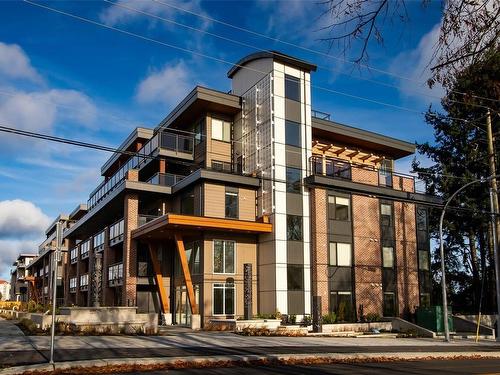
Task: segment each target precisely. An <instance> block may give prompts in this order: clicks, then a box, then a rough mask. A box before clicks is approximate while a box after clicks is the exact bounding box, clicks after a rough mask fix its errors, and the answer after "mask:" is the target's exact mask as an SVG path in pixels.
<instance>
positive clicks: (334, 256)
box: [329, 242, 352, 267]
mask: <svg viewBox="0 0 500 375" xmlns="http://www.w3.org/2000/svg"><path fill="white" fill-rule="evenodd" d="M329 264H330V266H337V267H350V266H351V264H352V250H351V244H350V243H341V242H330V259H329Z"/></svg>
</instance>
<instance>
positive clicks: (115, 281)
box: [108, 263, 123, 287]
mask: <svg viewBox="0 0 500 375" xmlns="http://www.w3.org/2000/svg"><path fill="white" fill-rule="evenodd" d="M108 283H109V286H110V287H115V286H120V285H123V263H115V264H112V265H111V266H109V267H108Z"/></svg>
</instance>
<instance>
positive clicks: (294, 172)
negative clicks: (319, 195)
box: [286, 167, 301, 193]
mask: <svg viewBox="0 0 500 375" xmlns="http://www.w3.org/2000/svg"><path fill="white" fill-rule="evenodd" d="M300 184H301V170H300V169H298V168H292V167H286V192H287V193H300Z"/></svg>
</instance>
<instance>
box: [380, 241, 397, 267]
mask: <svg viewBox="0 0 500 375" xmlns="http://www.w3.org/2000/svg"><path fill="white" fill-rule="evenodd" d="M382 264H383V267H384V268H393V267H394V248H393V247H391V246H384V247H382Z"/></svg>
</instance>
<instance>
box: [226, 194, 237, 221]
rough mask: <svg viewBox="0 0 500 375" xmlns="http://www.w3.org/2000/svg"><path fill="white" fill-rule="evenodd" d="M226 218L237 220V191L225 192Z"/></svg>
mask: <svg viewBox="0 0 500 375" xmlns="http://www.w3.org/2000/svg"><path fill="white" fill-rule="evenodd" d="M225 204H226V209H225V212H226V218H228V219H237V218H238V191H237V190H226V203H225Z"/></svg>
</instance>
